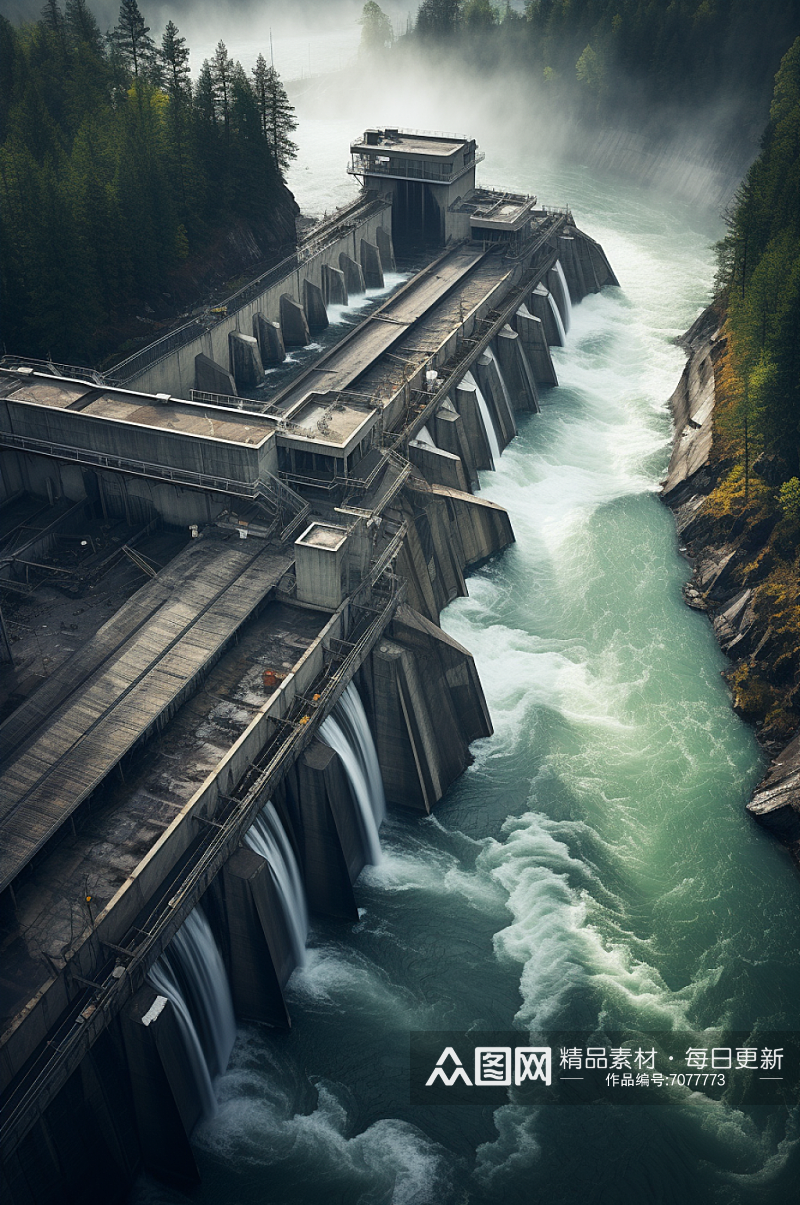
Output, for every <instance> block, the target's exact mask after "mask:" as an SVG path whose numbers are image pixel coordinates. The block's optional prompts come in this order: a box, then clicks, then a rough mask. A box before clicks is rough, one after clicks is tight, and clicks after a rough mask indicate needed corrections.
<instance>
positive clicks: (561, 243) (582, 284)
mask: <svg viewBox="0 0 800 1205" xmlns="http://www.w3.org/2000/svg"><path fill="white" fill-rule="evenodd" d="M576 247H577V244H576V240H575V238H574V237H573V236H572V235H571V234H562V235H560V237H559V239H558V248H559V250H558V257H559V259H560V261H561V267H562V268H563V269H564V275H565V276H566V278H567V287H568V288H569V294H570V300H571V301H572V304H573V305H577V304H578V302H579V301H582V300H583V298H584V297H585V296H586V294H587V292H588V289H587V288H586V281H585V280H584V279H583V269H582V267H581V264H580V261H579V259H578V252H577V249H576Z"/></svg>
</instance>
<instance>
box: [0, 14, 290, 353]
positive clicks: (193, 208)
mask: <svg viewBox="0 0 800 1205" xmlns="http://www.w3.org/2000/svg"><path fill="white" fill-rule="evenodd" d="M189 59H190V51H189V47H188V46H187V44H186V39H185V38H183V37H182V36H181V34H180V31H179V30H178V28H177V26H176V25H175V23H174V22H173V21H168V22H167V25H166V27H165V29H164V30H163V33H162V35H161V38H160V40H158V39H156V38H155V37H154V36H153V32H152V31H151V29H150V27H149V26H148V25H147V22H146V19H145V17H144V15H143V14H142V12H141V11H140V9H139V6H138V3H137V0H122V3H121V5H120V10H119V18H118V21H117V24H116V25H115V26H114V28H113V29H112V30H110V31H108V33H106V34H103V33H102V32H101V30H100V27H99V25H98V22H97V20H96V18H95V17H94V15H93V14H92V12H91V10H90V9H89V7H88V5H87V3H86V0H66V3H65V4H64V7H63V9H62V7H61V6H60V4H59V2H58V0H48V2H47V3H46V4H45V5H44V8H43V9H42V13H41V18H40V19H39V20H38V21H36V22H33V23H30V24H27V25H23V26H20V27H14V26H12V25H11V24H10V22H9V21H7V20H6V19H5V18H4V17H0V240H2V266H1V267H0V271H1V272H2V277H1V278H0V284H1V285H2V292H3V319H2V339H3V342H4V345H5V347H6V349H7V350H8V351H13V352H16V353H21V354H28V355H34V356H48V355H52V356H53V357H54V358H56V359H86V358H89V359H91V358H92V357H94V356H96V354H97V352H98V348H99V347H100V345H101V344H102V343H103V341H104V337H105V336H106V335H107V331H108V329H109V327H113V324H114V323H115V322H116V321H117V319H118V317H119V316H120V315H121V314H124V313H125V312H126V311H128V310H129V309H130V305H131V302H132V301H134V302H135V301H137V300H138V301H140V302H144V301H146V300H147V299H148V297H149V298H151V299H152V298H153V297H154V296H156V295H158V294H160V293H161V292H162V291H164V290H167V289H168V287H169V280H170V275H171V274H172V273H174V272H175V270H176V269H178V268H180V266H181V264H182V263H184V262H185V261H186V260H187V259H189V257H190V256H192V255H193V254H194V253H195V252H198V251H200V250H202V249H203V248H204V247H205V246H207V245H208V243H209V241H210V240H212V239H213V238H214V236H215V234H217V233H218V232H219V231H220V230H228V229H230V228H231V226H232V225H235V224H236V223H237V222H246V223H251V224H255V225H259V224H260V225H261V226H264V227H269V225H270V220H271V214H272V212H273V210H274V209H275V208H276V207H283V209H284V210H285V209H286V206H287V203H288V204H289V205H291V198H290V197H289V194H288V193H287V191H286V188H285V184H284V173H285V171H286V169H287V167H288V166H289V164H290V162H291V160H292V158H293V157H294V156H295V154H296V150H297V148H296V146H295V143H294V142H293V141H292V137H291V135H292V133H293V131H294V129H295V128H296V121H295V119H294V114H293V109H292V107H291V105H290V104H289V102H288V99H287V97H286V92H285V90H284V88H283V85H282V84H281V81H280V78H279V76H278V74H277V72H276V71H275V70H274V68H273V67H272V66H271V65H268V64H267V62H266V60H265V58H264V56H263V55H259V56H258V59H257V60H256V64H255V66H254V68H253V69H252V71H251V72H250V74H249V75H248V73H247V72H245V70H244V68H243V67H242V66H241V64H240V63H238V62H236V61H234V60H233V59H231V57H230V55H229V54H228V51H227V48H226V47H225V44H224V43H223V42H220V43H219V44H218V46H217V48H216V51H215V54H214V57H213V58H212V59H211V60H206V61H205V62H204V63H203V64H202V66H201V68H200V70H199V72H198V73H197V76H196V78H195V79H194V80H193V79H192V74H191V71H190V66H189Z"/></svg>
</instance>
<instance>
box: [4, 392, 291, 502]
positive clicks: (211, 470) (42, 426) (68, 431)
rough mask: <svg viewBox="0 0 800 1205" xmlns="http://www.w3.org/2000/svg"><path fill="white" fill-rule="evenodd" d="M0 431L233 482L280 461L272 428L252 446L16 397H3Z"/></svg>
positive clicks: (254, 477) (270, 468)
mask: <svg viewBox="0 0 800 1205" xmlns="http://www.w3.org/2000/svg"><path fill="white" fill-rule="evenodd" d="M165 407H166V408H168V407H169V403H165ZM0 430H5V431H9V432H13V433H14V434H15V435H21V436H27V437H29V438H31V439H38V440H43V441H47V442H51V443H54V444H60V445H63V446H65V447H68V448H85V449H87V450H89V451H92V452H100V453H104V454H105V455H108V456H115V457H123V458H124V459H125V460H137V461H143V462H144V463H146V464H151V465H163V466H166V467H171V468H174V469H178V470H180V469H185V470H187V471H188V472H191V473H202V474H204V475H205V476H208V477H223V478H227V479H229V480H232V481H244V482H249V481H256V480H257V479H258V476H259V472H260V471H261V470H262V469H264V470H266V471H269V472H273V471H274V468H275V465H276V464H277V451H276V448H275V435H274V433H272V432H269V433H266V435H265V438H264V440H263V441H262V443H261V444H260V445H259V446H253V447H250V446H248V445H247V444H241V443H232V442H231V441H229V440H223V439H214V438H212V437H211V436H207V435H194V434H192V435H188V434H184V433H183V432H180V431H170V430H165V429H163V428H156V427H146V426H143V425H142V424H141V423H126V422H123V421H122V420H120V419H112V418H100V417H97V416H94V415H90V414H77V413H75V412H64V411H62V410H55V409H53V407H51V406H39V405H36V404H35V403H34V402H14V400H13V399H6V400H3V401H0Z"/></svg>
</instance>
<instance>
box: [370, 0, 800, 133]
mask: <svg viewBox="0 0 800 1205" xmlns="http://www.w3.org/2000/svg"><path fill="white" fill-rule="evenodd" d="M362 28H363V44H364V46H365V47H367V48H371V49H373V50H374V49H376V48H386V47H388V46H390V45H391V44H392V43H393V42H394V45H395V48H396V51H397V52H399V53H402V52H403V51H404V50H405V51H407V52H411V51H413V50H414V49H419V48H422V49H429V50H430V51H431V52H432V53H433V54H434V55H441V53H442V52H443V50H444V51H445V52H446V53H447V54H448V55H459V56H463V57H465V58H467V59H468V60H471V61H473V62H475V63H476V64H478V65H482V66H485V67H493V66H497V65H498V64H500V63H503V64H504V65H505V66H506V67H507V68H508V67H510V66H512V65H513V66H515V67H517V68H519V69H522V70H523V71H524V72H525V73H526V74H529V75H530V76H531V77H533V78H534V79H536V80H538V81H540V82H541V83H543V84H544V85H546V87H547V88H548V89H549V90H550V91H551V93H552V94H553V98H554V99H558V100H561V101H562V102H568V103H576V102H577V103H582V105H583V107H584V110H585V111H586V112H591V113H595V114H598V115H599V116H604V115H611V114H614V115H619V112H620V110H621V109H622V110H627V111H630V112H634V113H635V112H636V111H637V106H639V105H641V104H642V102H645V103H647V104H648V105H663V104H666V105H668V106H677V107H680V108H688V107H691V106H695V105H697V104H704V103H713V104H718V103H719V101H720V98H721V97H725V96H726V95H727V96H729V97H730V98H732V99H735V101H736V102H737V103H740V102H741V101H742V100H743V99H746V100H748V101H750V102H752V103H753V104H755V105H756V107H758V106H761V107H763V109H764V110H766V108H767V106H768V104H769V97H770V94H771V90H772V80H773V78H774V75H775V72H776V70H777V67H778V64H779V62H780V60H781V56H782V55H783V54H784V53H785V52H786V50H787V49H788V47H789V46H790V45H791V43H792V40H793V39H794V37H796V35H797V34H798V32H800V0H785V2H784V3H781V4H775V3H773V2H771V0H671V2H669V3H666V2H665V3H654V0H528V2H527V3H526V4H525V6H524V9H522V10H521V9H520V8H519V7H512V5H511V3H509V0H506V2H505V3H504V4H503V3H500V4H493V3H491V0H422V3H421V4H420V5H419V7H418V8H417V11H416V14H415V16H414V18H413V20H409V21H408V24H407V27H406V29H405V31H394V33H395V34H398V33H399V35H400V36H399V37H398V38H397V39H396V40H395V39H394V37H393V31H392V30H391V26H390V25H389V22H388V19H387V18H386V16H385V14H384V13H383V12H382V10H381V9H380V7H379V5H378V4H377V3H375V0H370V2H369V3H367V4H366V5H365V7H364V14H363V17H362Z"/></svg>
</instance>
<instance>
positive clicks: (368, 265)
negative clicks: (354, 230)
mask: <svg viewBox="0 0 800 1205" xmlns="http://www.w3.org/2000/svg"><path fill="white" fill-rule="evenodd" d="M361 269H362V271H363V273H364V283H365V284H366V286H367V288H368V289H382V288H383V265H382V263H381V253H380V251H379V250H378V248H377V246H376V245H375V244H374V243H368V242H367V240H366V239H364V238H362V240H361Z"/></svg>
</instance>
